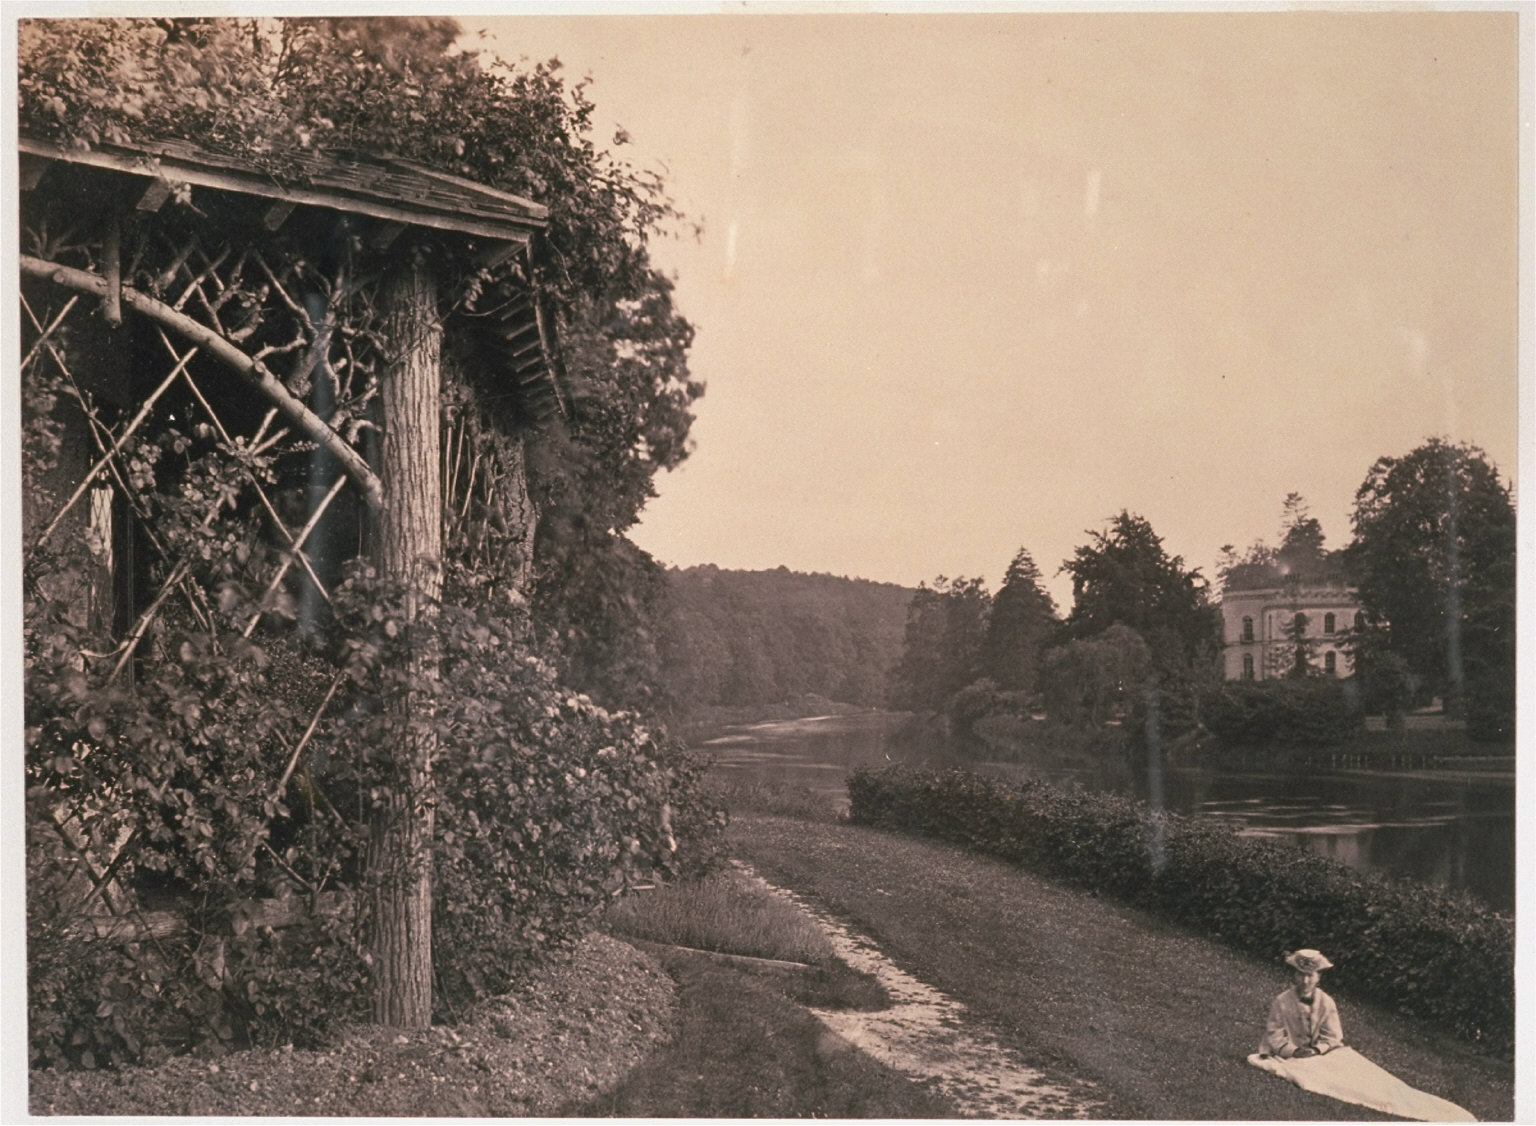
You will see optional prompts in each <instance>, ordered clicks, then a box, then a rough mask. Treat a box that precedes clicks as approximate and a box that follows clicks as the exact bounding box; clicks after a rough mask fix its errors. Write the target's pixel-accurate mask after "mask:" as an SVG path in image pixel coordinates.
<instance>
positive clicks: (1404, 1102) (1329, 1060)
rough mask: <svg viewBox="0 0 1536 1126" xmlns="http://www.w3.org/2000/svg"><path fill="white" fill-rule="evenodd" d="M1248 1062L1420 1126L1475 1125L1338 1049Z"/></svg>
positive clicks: (1346, 1050)
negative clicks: (1434, 1125)
mask: <svg viewBox="0 0 1536 1126" xmlns="http://www.w3.org/2000/svg"><path fill="white" fill-rule="evenodd" d="M1248 1062H1249V1063H1251V1064H1252V1065H1253V1066H1254V1067H1257V1068H1260V1069H1262V1070H1264V1071H1268V1072H1270V1073H1272V1074H1274V1075H1278V1076H1280V1077H1281V1078H1282V1079H1289V1080H1290V1081H1291V1082H1292V1083H1294V1084H1296V1086H1298V1087H1300V1088H1301V1089H1302V1090H1304V1091H1312V1092H1313V1093H1315V1094H1319V1095H1327V1096H1328V1097H1329V1098H1330V1099H1338V1100H1339V1101H1340V1102H1346V1103H1354V1104H1356V1105H1357V1106H1368V1107H1370V1108H1371V1109H1372V1110H1379V1111H1382V1112H1383V1113H1385V1114H1395V1115H1397V1116H1398V1117H1399V1118H1411V1119H1413V1120H1414V1121H1416V1122H1476V1121H1477V1119H1476V1118H1474V1117H1473V1116H1472V1115H1471V1114H1469V1113H1468V1112H1467V1111H1465V1110H1463V1109H1462V1108H1461V1107H1459V1106H1457V1105H1456V1104H1455V1103H1453V1102H1451V1101H1449V1100H1448V1099H1442V1098H1440V1097H1439V1096H1437V1095H1431V1094H1429V1093H1427V1092H1425V1091H1420V1090H1418V1089H1417V1088H1416V1087H1410V1086H1408V1084H1406V1083H1404V1082H1403V1081H1402V1080H1401V1079H1399V1078H1398V1077H1397V1076H1395V1075H1393V1074H1392V1073H1391V1072H1390V1071H1387V1070H1386V1069H1385V1068H1382V1067H1379V1066H1377V1065H1376V1064H1374V1063H1372V1062H1371V1061H1370V1060H1368V1059H1366V1058H1365V1057H1364V1056H1362V1055H1361V1054H1360V1053H1359V1052H1357V1051H1355V1050H1354V1049H1353V1048H1349V1047H1344V1048H1335V1049H1334V1050H1333V1051H1331V1052H1328V1053H1327V1054H1325V1055H1321V1056H1308V1057H1306V1058H1305V1059H1288V1060H1286V1059H1280V1058H1279V1057H1278V1056H1261V1055H1259V1054H1257V1053H1255V1054H1253V1055H1251V1056H1249V1057H1248Z"/></svg>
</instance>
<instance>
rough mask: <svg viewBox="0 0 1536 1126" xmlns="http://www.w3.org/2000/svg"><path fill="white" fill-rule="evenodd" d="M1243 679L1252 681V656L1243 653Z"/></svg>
mask: <svg viewBox="0 0 1536 1126" xmlns="http://www.w3.org/2000/svg"><path fill="white" fill-rule="evenodd" d="M1243 679H1244V680H1252V679H1253V654H1252V653H1244V654H1243Z"/></svg>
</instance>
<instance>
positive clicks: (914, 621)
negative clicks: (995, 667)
mask: <svg viewBox="0 0 1536 1126" xmlns="http://www.w3.org/2000/svg"><path fill="white" fill-rule="evenodd" d="M991 602H992V599H991V597H990V596H989V595H988V594H987V589H986V586H985V585H984V584H983V582H982V580H981V579H965V578H957V579H954V580H950V579H947V578H945V577H944V576H943V575H940V576H939V577H938V578H937V579H935V580H934V583H933V586H932V587H929V586H928V585H927V584H921V585H919V586H918V588H917V591H916V592H915V593H914V594H913V595H912V601H911V603H910V604H909V605H908V607H907V627H906V632H905V634H904V635H903V637H902V650H901V660H900V661H899V662H897V664H896V667H895V668H894V669H892V670H891V676H890V687H889V702H890V706H891V707H894V708H900V709H905V710H910V711H918V712H938V711H941V710H943V709H944V707H945V705H946V704H947V703H948V702H949V700H950V698H951V697H952V696H954V695H955V693H957V692H959V691H960V690H961V689H962V688H964V687H965V686H966V685H968V684H970V683H971V682H972V681H974V680H976V679H978V678H979V676H980V673H981V665H982V646H983V644H984V643H985V640H986V631H987V614H988V612H989V610H990V608H991Z"/></svg>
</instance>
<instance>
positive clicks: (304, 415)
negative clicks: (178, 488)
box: [21, 254, 384, 509]
mask: <svg viewBox="0 0 1536 1126" xmlns="http://www.w3.org/2000/svg"><path fill="white" fill-rule="evenodd" d="M21 270H22V273H24V274H30V275H31V276H32V277H35V278H44V279H46V280H48V281H51V282H54V283H55V284H57V285H62V286H65V287H67V288H69V289H74V290H78V291H79V292H81V293H87V294H91V295H93V296H96V297H105V296H106V294H107V281H106V279H105V278H103V277H100V276H98V275H96V274H92V273H88V272H87V271H85V270H77V269H74V268H73V267H70V266H60V265H57V264H56V263H53V262H44V261H43V260H42V259H40V258H33V257H31V256H30V255H26V254H23V255H22V256H21ZM122 300H123V304H125V305H127V306H128V307H129V308H132V309H135V310H137V311H138V312H140V313H142V314H144V316H146V317H148V318H149V319H150V320H152V321H156V322H158V323H159V324H162V325H165V326H166V327H167V328H170V329H173V330H174V331H176V332H179V333H180V334H181V335H182V336H185V337H186V338H187V339H189V340H191V341H192V342H193V343H195V344H198V345H201V346H202V347H203V348H204V349H206V350H207V351H209V352H211V353H212V354H213V355H215V356H217V357H218V358H219V359H220V360H222V361H223V362H224V363H225V364H227V365H228V366H230V367H232V368H234V369H235V372H236V374H238V375H239V376H240V377H241V378H242V379H244V380H245V381H246V383H248V384H250V385H251V387H253V388H254V389H255V390H256V391H257V392H258V393H260V394H261V395H263V396H265V397H266V398H267V399H268V400H270V401H271V403H272V405H273V406H275V407H276V408H277V409H278V411H279V412H281V413H282V414H283V415H284V416H285V417H286V418H287V419H288V420H289V421H290V422H292V423H293V424H294V426H296V427H297V428H298V429H299V430H300V431H301V432H302V433H303V434H304V436H305V437H307V438H310V439H313V440H314V441H315V442H318V443H319V444H320V446H321V447H322V448H324V449H325V450H326V452H328V453H330V454H331V455H332V456H333V457H335V458H336V460H337V461H339V462H340V463H341V465H342V468H343V469H344V470H345V471H346V474H347V476H348V477H351V478H352V480H353V481H355V482H356V483H357V487H358V489H359V490H360V491H361V492H362V494H363V499H364V500H365V501H367V503H368V505H369V506H370V507H372V508H375V509H377V508H380V507H382V505H383V498H384V490H383V487H382V486H381V485H380V483H379V479H378V477H377V476H376V475H375V474H374V472H373V470H371V469H369V468H368V463H367V462H366V461H364V460H363V457H362V455H361V454H359V453H358V452H357V451H356V450H354V449H353V448H352V447H351V446H349V445H347V443H346V442H345V441H344V440H343V439H342V437H341V435H340V434H338V433H336V431H334V430H332V429H331V428H330V426H328V425H327V424H326V422H325V420H324V419H322V418H321V417H320V416H319V415H317V414H316V413H315V412H314V411H312V410H310V409H309V408H308V407H306V406H305V405H304V404H303V403H301V402H300V401H299V400H298V399H296V398H294V397H293V395H291V394H289V392H288V389H287V388H286V387H284V386H283V385H282V383H280V382H279V381H278V379H277V377H276V376H274V375H273V374H272V373H271V372H270V371H268V370H267V368H266V366H265V365H264V364H262V363H261V362H260V361H259V360H253V359H252V358H251V357H250V356H247V355H246V354H245V353H244V352H242V351H241V350H240V349H239V348H237V347H236V346H235V345H233V344H231V343H230V342H229V340H228V339H226V338H225V337H224V336H221V335H220V334H219V333H217V332H215V331H214V330H213V329H211V328H209V327H208V326H207V325H204V324H199V323H198V322H197V321H194V320H193V319H192V318H191V317H189V316H187V315H186V314H185V313H180V312H178V311H176V310H175V309H172V308H171V307H170V306H169V305H166V304H164V303H163V302H160V301H157V300H155V299H154V298H153V297H151V296H149V295H148V294H146V293H140V292H139V291H138V290H136V289H133V288H131V287H130V286H123V287H122Z"/></svg>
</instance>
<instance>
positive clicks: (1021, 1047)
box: [728, 817, 1514, 1121]
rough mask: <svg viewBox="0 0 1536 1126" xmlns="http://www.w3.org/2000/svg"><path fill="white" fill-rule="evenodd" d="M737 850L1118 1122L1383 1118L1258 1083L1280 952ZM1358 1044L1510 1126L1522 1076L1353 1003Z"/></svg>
mask: <svg viewBox="0 0 1536 1126" xmlns="http://www.w3.org/2000/svg"><path fill="white" fill-rule="evenodd" d="M728 847H729V849H730V851H731V853H732V855H735V856H738V857H741V858H743V859H745V860H747V861H748V862H749V863H751V864H752V866H753V867H754V868H755V869H756V870H757V871H758V872H759V873H761V874H762V875H763V876H764V877H765V878H767V879H769V880H771V881H773V882H774V883H776V884H779V885H780V886H783V887H789V888H792V889H794V890H795V891H796V892H798V893H800V894H802V895H805V896H807V897H809V898H811V899H813V900H815V901H817V902H819V903H821V904H822V905H824V906H825V907H826V908H827V909H828V910H830V911H831V912H832V913H834V914H836V915H837V916H839V917H840V918H843V919H847V920H849V921H850V923H851V924H852V925H853V926H854V927H856V928H857V929H858V930H859V931H861V932H862V933H864V934H866V935H869V936H870V937H871V938H872V939H874V941H876V942H877V943H878V944H879V945H880V947H881V949H882V950H883V951H884V952H885V953H886V954H887V955H888V956H889V957H891V958H892V959H893V960H895V961H896V962H897V963H898V964H899V965H901V966H902V967H903V968H904V969H906V970H908V971H909V972H910V973H912V974H914V975H916V976H917V977H919V978H921V979H922V980H924V981H926V982H929V983H930V984H932V985H934V986H936V987H937V988H939V989H942V990H944V992H946V993H948V994H949V995H950V996H952V997H954V998H956V999H957V1000H960V1001H962V1002H964V1003H965V1004H966V1005H967V1006H969V1008H970V1009H971V1011H972V1013H973V1014H974V1015H975V1016H976V1017H977V1018H978V1019H979V1020H981V1021H983V1022H985V1023H986V1024H987V1025H989V1026H990V1027H991V1028H992V1029H993V1030H994V1031H996V1032H997V1033H998V1034H999V1035H1000V1036H1001V1037H1002V1038H1003V1039H1004V1041H1005V1042H1006V1043H1008V1044H1009V1045H1010V1046H1011V1047H1013V1048H1014V1049H1015V1050H1017V1051H1018V1052H1019V1054H1020V1055H1021V1056H1022V1057H1023V1058H1024V1059H1025V1060H1026V1061H1027V1062H1030V1063H1033V1064H1036V1065H1037V1066H1041V1067H1045V1068H1048V1069H1049V1068H1051V1067H1054V1068H1059V1069H1061V1070H1064V1071H1066V1072H1068V1073H1072V1074H1076V1075H1079V1076H1081V1077H1083V1078H1086V1079H1090V1080H1092V1081H1094V1082H1095V1083H1097V1084H1099V1085H1100V1086H1101V1088H1102V1089H1103V1090H1104V1091H1105V1092H1106V1093H1108V1094H1109V1095H1110V1097H1111V1098H1112V1100H1113V1106H1112V1108H1110V1109H1108V1110H1107V1111H1106V1112H1105V1113H1104V1117H1106V1118H1110V1117H1113V1118H1122V1117H1134V1118H1151V1119H1208V1120H1209V1119H1214V1120H1231V1119H1238V1120H1241V1119H1267V1120H1278V1119H1301V1120H1312V1121H1317V1120H1340V1119H1352V1120H1377V1119H1380V1118H1381V1116H1380V1115H1378V1114H1376V1113H1374V1112H1372V1111H1368V1110H1365V1109H1364V1108H1361V1107H1353V1106H1350V1105H1347V1104H1344V1103H1338V1102H1334V1101H1332V1100H1329V1099H1324V1098H1322V1097H1320V1096H1317V1095H1311V1094H1308V1093H1306V1092H1303V1091H1301V1090H1299V1089H1297V1088H1295V1087H1292V1086H1290V1085H1288V1084H1286V1083H1284V1082H1282V1081H1280V1080H1277V1079H1275V1078H1274V1077H1273V1076H1269V1075H1266V1074H1264V1073H1262V1072H1260V1071H1258V1070H1257V1069H1255V1068H1252V1067H1249V1066H1248V1064H1247V1063H1246V1061H1245V1057H1246V1055H1247V1054H1248V1053H1249V1052H1251V1051H1253V1050H1254V1047H1255V1046H1256V1045H1257V1043H1258V1040H1259V1036H1260V1033H1261V1032H1262V1026H1263V1021H1264V1015H1265V1013H1266V1011H1267V1009H1268V1005H1269V1001H1270V998H1271V997H1273V996H1274V994H1275V993H1277V992H1279V991H1280V989H1282V988H1283V987H1284V985H1285V974H1284V973H1283V972H1282V971H1283V970H1284V967H1283V966H1282V965H1281V964H1280V961H1279V953H1280V952H1279V951H1276V955H1275V959H1274V960H1273V962H1272V963H1270V962H1261V961H1256V960H1254V959H1251V958H1247V957H1244V956H1242V955H1240V954H1237V953H1235V952H1233V951H1231V950H1228V949H1226V948H1224V947H1222V946H1220V945H1218V944H1216V943H1213V942H1209V941H1206V940H1203V939H1200V938H1198V937H1195V936H1194V935H1192V934H1190V933H1189V932H1187V931H1184V930H1182V929H1181V928H1179V927H1177V926H1175V925H1173V924H1171V923H1168V922H1165V921H1163V920H1161V919H1159V918H1157V917H1155V916H1152V915H1150V914H1149V913H1147V912H1144V911H1140V910H1138V909H1136V908H1132V907H1127V906H1124V905H1121V904H1117V903H1113V902H1111V901H1109V900H1101V899H1099V898H1097V897H1096V896H1094V895H1093V894H1092V893H1089V892H1085V891H1079V890H1076V889H1072V888H1067V887H1064V886H1062V885H1059V884H1055V883H1052V882H1051V881H1049V880H1046V879H1044V878H1042V877H1039V876H1035V875H1033V874H1031V873H1028V872H1024V871H1021V870H1019V869H1018V868H1015V867H1013V866H1011V865H1008V864H1005V863H1002V862H1000V861H995V860H991V859H988V858H985V857H979V856H975V855H972V854H969V853H967V852H965V851H963V850H961V849H959V848H957V847H955V846H951V845H946V844H941V843H938V842H933V841H926V840H917V839H913V838H908V837H904V836H898V835H894V834H889V833H885V832H881V831H879V830H874V829H866V828H858V827H854V826H847V825H826V824H815V823H807V822H803V821H791V820H786V819H778V818H762V817H741V818H738V819H737V820H736V821H735V822H734V823H733V824H732V826H731V828H730V830H729V836H728ZM1341 1013H1342V1016H1343V1023H1344V1032H1345V1036H1346V1037H1347V1039H1348V1041H1349V1042H1350V1043H1351V1044H1353V1045H1354V1046H1355V1047H1356V1048H1357V1049H1359V1050H1360V1051H1361V1052H1362V1053H1363V1054H1365V1055H1366V1056H1368V1057H1369V1058H1371V1059H1373V1060H1375V1061H1376V1062H1377V1063H1379V1064H1381V1065H1382V1066H1383V1067H1385V1068H1387V1069H1388V1070H1390V1071H1392V1072H1393V1073H1394V1074H1396V1075H1398V1076H1400V1077H1401V1078H1402V1079H1404V1080H1405V1081H1406V1082H1408V1083H1410V1084H1412V1085H1414V1086H1416V1087H1420V1088H1422V1089H1424V1090H1427V1091H1431V1092H1433V1093H1434V1094H1437V1095H1441V1096H1442V1097H1445V1098H1449V1099H1452V1100H1453V1101H1455V1102H1457V1103H1459V1104H1461V1105H1462V1106H1464V1107H1466V1108H1467V1109H1468V1110H1470V1111H1471V1112H1472V1113H1473V1114H1475V1115H1477V1116H1478V1117H1479V1118H1481V1119H1484V1120H1494V1121H1509V1120H1510V1119H1511V1117H1512V1114H1513V1109H1514V1102H1513V1070H1512V1068H1511V1067H1510V1065H1509V1064H1508V1063H1505V1062H1501V1061H1499V1060H1497V1059H1493V1058H1491V1057H1489V1056H1487V1055H1485V1054H1482V1053H1479V1052H1477V1051H1476V1050H1474V1049H1472V1048H1469V1047H1468V1046H1466V1045H1464V1044H1461V1043H1459V1042H1457V1041H1456V1040H1454V1039H1452V1038H1451V1037H1449V1036H1447V1035H1444V1034H1442V1033H1441V1032H1440V1031H1439V1030H1438V1029H1437V1028H1436V1027H1435V1026H1433V1025H1431V1024H1429V1023H1427V1022H1421V1021H1413V1020H1409V1019H1406V1018H1403V1017H1400V1016H1397V1015H1395V1014H1393V1013H1389V1012H1386V1011H1384V1010H1381V1009H1378V1008H1374V1007H1371V1006H1368V1005H1364V1004H1359V1003H1353V1002H1348V1001H1341Z"/></svg>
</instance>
